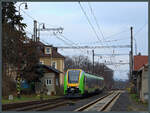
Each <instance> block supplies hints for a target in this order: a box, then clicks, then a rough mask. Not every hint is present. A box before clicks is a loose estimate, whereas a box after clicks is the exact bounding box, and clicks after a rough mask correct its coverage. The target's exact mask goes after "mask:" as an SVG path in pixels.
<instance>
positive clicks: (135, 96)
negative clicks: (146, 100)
mask: <svg viewBox="0 0 150 113" xmlns="http://www.w3.org/2000/svg"><path fill="white" fill-rule="evenodd" d="M131 98H132V99H133V100H135V101H136V102H139V99H138V95H137V94H131Z"/></svg>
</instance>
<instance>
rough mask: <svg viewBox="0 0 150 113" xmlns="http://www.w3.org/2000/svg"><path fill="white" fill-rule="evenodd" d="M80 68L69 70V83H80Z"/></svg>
mask: <svg viewBox="0 0 150 113" xmlns="http://www.w3.org/2000/svg"><path fill="white" fill-rule="evenodd" d="M79 74H80V70H70V71H68V83H78V80H79Z"/></svg>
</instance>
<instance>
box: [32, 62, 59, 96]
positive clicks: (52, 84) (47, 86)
mask: <svg viewBox="0 0 150 113" xmlns="http://www.w3.org/2000/svg"><path fill="white" fill-rule="evenodd" d="M36 69H40V70H42V72H43V73H44V75H43V76H42V77H41V78H40V81H39V82H36V83H35V92H36V94H40V93H44V94H47V95H55V94H57V89H59V87H60V84H59V76H60V73H61V72H60V71H59V70H57V69H55V68H53V67H51V66H47V65H43V64H39V65H38V66H37V67H36Z"/></svg>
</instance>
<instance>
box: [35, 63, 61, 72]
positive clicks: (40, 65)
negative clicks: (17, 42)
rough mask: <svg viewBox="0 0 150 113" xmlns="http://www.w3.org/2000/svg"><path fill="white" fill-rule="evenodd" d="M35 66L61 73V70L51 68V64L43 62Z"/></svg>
mask: <svg viewBox="0 0 150 113" xmlns="http://www.w3.org/2000/svg"><path fill="white" fill-rule="evenodd" d="M36 68H46V69H48V70H51V71H53V72H54V73H62V72H61V71H59V70H57V69H55V68H53V67H51V66H47V65H44V64H37V65H36Z"/></svg>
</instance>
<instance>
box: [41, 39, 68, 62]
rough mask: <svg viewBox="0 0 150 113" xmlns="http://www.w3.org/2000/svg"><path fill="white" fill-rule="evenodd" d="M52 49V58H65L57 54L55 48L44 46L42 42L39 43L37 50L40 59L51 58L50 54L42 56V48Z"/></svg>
mask: <svg viewBox="0 0 150 113" xmlns="http://www.w3.org/2000/svg"><path fill="white" fill-rule="evenodd" d="M45 46H46V47H52V58H63V59H64V58H65V57H64V56H63V55H61V54H60V53H58V52H57V48H56V47H53V46H52V45H44V44H43V43H42V42H39V44H38V47H39V48H38V49H39V52H40V57H51V54H44V47H45Z"/></svg>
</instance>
